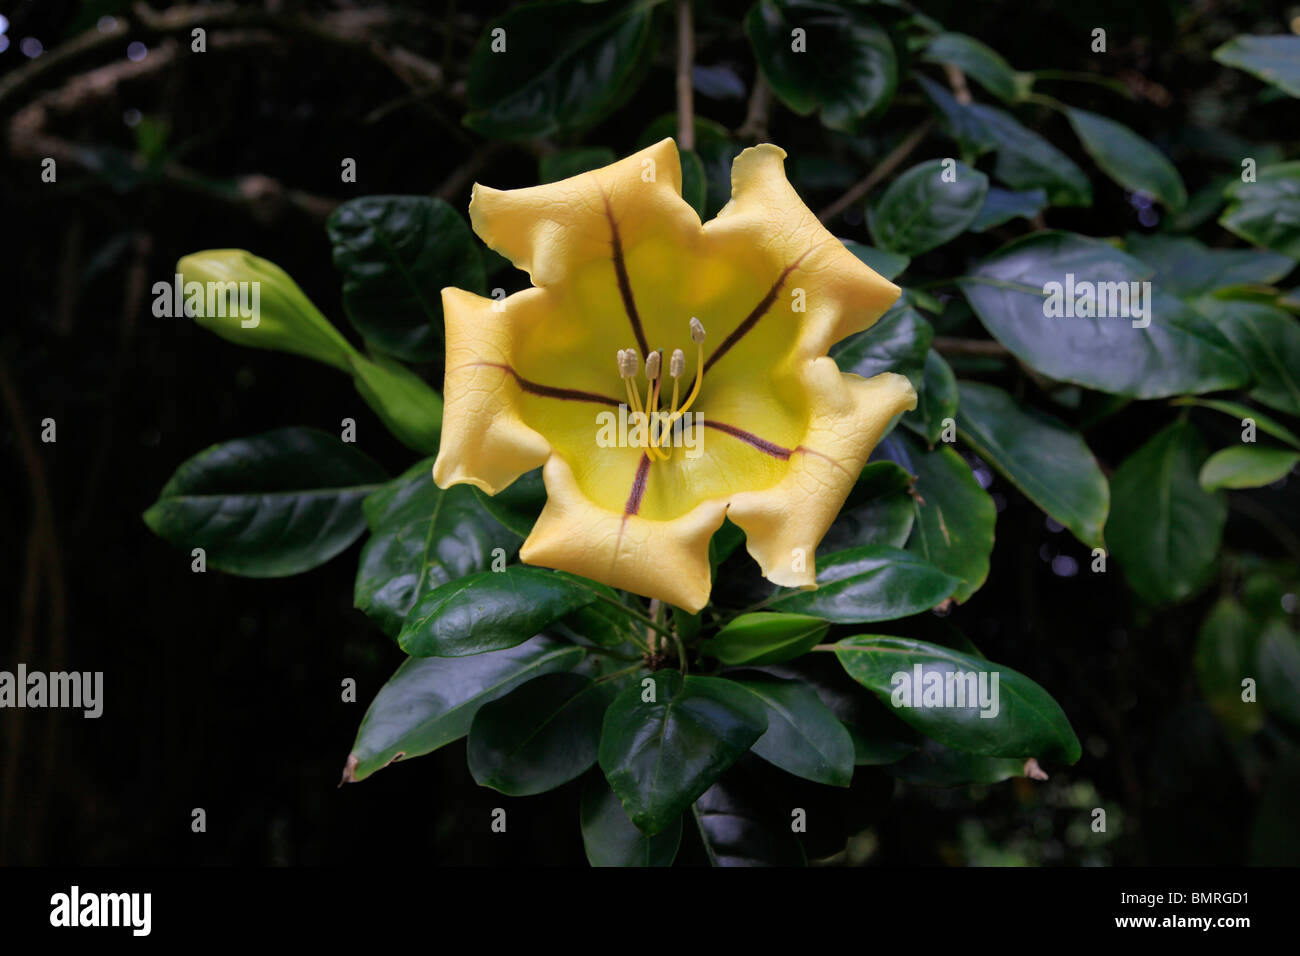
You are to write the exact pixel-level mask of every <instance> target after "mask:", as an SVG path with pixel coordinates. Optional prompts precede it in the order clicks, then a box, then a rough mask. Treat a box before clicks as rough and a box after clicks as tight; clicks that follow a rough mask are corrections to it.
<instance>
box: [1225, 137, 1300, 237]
mask: <svg viewBox="0 0 1300 956" xmlns="http://www.w3.org/2000/svg"><path fill="white" fill-rule="evenodd" d="M1224 195H1225V196H1226V197H1227V199H1228V208H1227V209H1225V210H1224V211H1223V215H1222V216H1220V217H1219V225H1221V226H1223V228H1225V229H1227V230H1228V231H1229V232H1231V233H1233V234H1235V235H1238V236H1240V237H1241V238H1243V239H1245V240H1246V241H1247V242H1249V243H1253V244H1254V245H1257V246H1264V247H1265V248H1268V249H1272V250H1274V251H1276V252H1280V253H1283V254H1284V255H1288V256H1290V257H1291V258H1292V259H1300V161H1297V162H1290V163H1278V164H1277V165H1274V166H1264V167H1262V168H1260V169H1259V171H1258V173H1257V174H1256V177H1255V182H1253V183H1243V182H1236V181H1234V182H1233V183H1232V184H1231V185H1230V186H1228V188H1227V189H1226V190H1225V191H1224Z"/></svg>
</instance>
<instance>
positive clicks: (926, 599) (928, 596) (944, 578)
mask: <svg viewBox="0 0 1300 956" xmlns="http://www.w3.org/2000/svg"><path fill="white" fill-rule="evenodd" d="M960 583H961V582H960V580H958V579H957V578H955V577H953V576H952V575H950V574H945V573H944V572H943V571H941V570H939V569H938V568H937V567H935V566H934V565H933V564H931V563H929V562H928V561H925V560H922V559H921V558H919V557H917V556H916V555H915V554H913V553H911V552H908V551H903V550H901V549H899V548H894V547H890V546H889V545H879V544H876V545H867V546H865V547H859V548H849V549H847V550H845V551H837V552H836V553H834V554H828V555H825V556H823V557H821V558H819V559H818V560H817V590H815V591H782V592H780V596H779V597H777V598H775V599H774V600H772V601H770V602H769V604H768V606H769V607H770V608H771V609H772V610H776V611H786V612H792V613H796V614H810V615H812V616H814V617H820V618H822V619H823V620H827V621H835V622H836V623H839V624H859V623H864V622H868V621H892V620H895V619H897V618H900V617H910V616H911V615H913V614H920V613H921V612H922V611H928V610H930V609H931V608H933V607H935V606H936V605H938V604H941V603H942V602H943V601H945V600H946V599H947V598H949V597H950V596H951V595H952V593H953V591H954V590H955V589H956V588H957V586H958V585H959V584H960Z"/></svg>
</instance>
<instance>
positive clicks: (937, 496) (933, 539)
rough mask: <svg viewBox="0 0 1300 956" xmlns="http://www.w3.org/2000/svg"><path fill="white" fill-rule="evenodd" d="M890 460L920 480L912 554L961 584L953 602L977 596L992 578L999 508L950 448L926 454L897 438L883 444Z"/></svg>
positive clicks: (910, 441)
mask: <svg viewBox="0 0 1300 956" xmlns="http://www.w3.org/2000/svg"><path fill="white" fill-rule="evenodd" d="M881 446H882V448H881V453H882V454H884V455H887V456H888V457H889V458H891V459H892V460H894V461H896V462H897V463H898V464H900V465H902V466H903V468H905V469H907V471H908V472H909V473H910V474H913V475H915V476H916V484H915V485H914V486H913V487H914V488H915V490H916V494H917V498H916V499H915V500H914V502H913V508H914V510H915V512H916V523H915V524H914V525H913V527H912V537H911V538H910V539H909V540H908V542H907V549H908V550H909V551H912V552H915V553H916V554H918V555H920V556H921V557H923V558H925V560H927V561H929V562H930V563H931V564H933V565H934V566H935V567H937V568H941V569H942V570H944V571H946V572H947V573H948V574H951V575H953V576H955V577H957V578H959V579H960V582H961V583H960V584H959V585H958V586H957V589H956V590H955V591H954V592H953V595H952V596H953V599H954V600H956V601H958V602H962V601H965V600H967V599H968V598H969V597H970V596H971V595H972V594H974V593H975V592H976V591H978V590H979V589H980V587H981V585H983V584H984V579H985V578H986V577H988V573H989V555H990V554H991V553H992V551H993V525H994V521H995V519H996V518H997V509H996V508H994V506H993V499H992V498H990V497H989V494H988V492H987V491H985V490H984V489H983V488H982V487H981V486H980V483H979V482H978V481H976V480H975V475H974V474H973V473H972V472H971V469H970V466H969V465H967V464H966V462H964V461H963V460H962V457H961V455H959V454H957V452H955V451H954V450H953V449H952V448H951V446H949V445H946V444H940V445H938V446H937V447H935V449H934V450H933V451H929V452H927V451H925V450H924V449H923V448H922V447H921V446H920V445H919V444H918V443H917V442H916V441H915V440H914V439H911V438H909V437H907V436H906V435H902V434H897V433H896V434H895V435H893V436H890V437H889V438H887V439H886V440H885V441H884V442H881Z"/></svg>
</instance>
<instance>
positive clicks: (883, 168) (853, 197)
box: [817, 117, 934, 222]
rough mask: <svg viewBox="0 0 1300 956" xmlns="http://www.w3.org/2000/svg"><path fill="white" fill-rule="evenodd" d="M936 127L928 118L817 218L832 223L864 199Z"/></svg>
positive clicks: (932, 120)
mask: <svg viewBox="0 0 1300 956" xmlns="http://www.w3.org/2000/svg"><path fill="white" fill-rule="evenodd" d="M932 126H934V117H928V118H927V119H926V120H925V121H924V122H923V123H921V125H920V126H918V127H916V129H914V130H912V132H910V133H908V134H907V136H906V137H904V138H903V141H902V142H901V143H899V144H898V145H897V146H895V147H894V149H893V152H891V153H890V154H889V155H888V156H886V157H885V158H884V159H882V160H881V161H880V165H879V166H877V167H876V168H875V169H873V170H872V171H871V172H870V173H868V174H867V175H866V176H865V177H864V178H863V179H861V180H859V181H858V182H856V183H854V184H853V185H852V186H850V187H849V188H848V191H847V192H845V193H844V195H843V196H841V197H840V198H839V199H837V200H835V201H834V202H833V203H831V204H830V205H829V206H827V207H826V208H825V209H823V210H822V211H821V212H819V213H818V214H817V218H818V219H820V220H821V221H822V222H830V221H831V220H832V219H834V218H835V217H836V216H838V215H839V214H840V213H842V212H843V211H844V210H846V209H848V208H849V207H850V206H852V205H853V204H854V203H855V202H857V201H858V200H860V199H862V198H863V197H864V196H866V195H867V193H869V192H871V190H873V189H875V188H876V186H877V185H879V183H880V181H881V180H883V179H884V178H885V177H886V176H888V175H889V174H890V173H892V172H893V171H894V170H895V169H897V168H898V167H899V166H901V165H902V164H903V161H904V160H905V159H907V157H908V156H910V155H912V151H913V150H914V149H916V147H918V146H920V145H921V141H922V140H923V139H925V136H926V134H927V133H929V132H930V127H932Z"/></svg>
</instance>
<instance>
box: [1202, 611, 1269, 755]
mask: <svg viewBox="0 0 1300 956" xmlns="http://www.w3.org/2000/svg"><path fill="white" fill-rule="evenodd" d="M1258 648H1259V629H1258V627H1257V626H1256V625H1255V623H1254V622H1253V621H1252V620H1251V619H1250V616H1249V615H1248V614H1247V613H1246V611H1245V609H1244V608H1243V607H1242V606H1241V605H1240V604H1238V603H1237V601H1235V600H1234V599H1232V598H1221V599H1220V600H1219V602H1218V603H1217V604H1215V605H1214V607H1213V608H1212V609H1211V610H1210V613H1209V614H1208V615H1207V616H1206V618H1205V620H1204V621H1203V622H1202V623H1201V630H1200V634H1199V635H1198V636H1197V639H1196V655H1195V659H1194V660H1195V665H1196V679H1197V682H1198V683H1199V684H1200V687H1201V693H1202V694H1204V695H1205V699H1206V700H1207V701H1208V702H1209V704H1210V709H1211V710H1213V711H1214V713H1215V714H1216V715H1217V716H1218V718H1219V719H1220V720H1221V721H1223V723H1225V724H1227V725H1228V726H1229V727H1231V728H1233V729H1234V730H1236V731H1237V732H1238V733H1240V734H1242V735H1247V734H1252V733H1254V732H1255V731H1256V730H1258V729H1259V728H1260V727H1261V726H1263V723H1264V713H1263V711H1262V710H1261V709H1260V705H1259V704H1258V703H1256V702H1253V701H1252V702H1250V703H1247V702H1245V701H1243V700H1242V699H1241V694H1242V687H1241V683H1242V681H1243V680H1245V679H1246V678H1248V677H1249V678H1253V679H1258V677H1259V674H1258V672H1257V671H1256V668H1255V661H1256V656H1255V655H1256V653H1257V652H1258Z"/></svg>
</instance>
